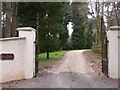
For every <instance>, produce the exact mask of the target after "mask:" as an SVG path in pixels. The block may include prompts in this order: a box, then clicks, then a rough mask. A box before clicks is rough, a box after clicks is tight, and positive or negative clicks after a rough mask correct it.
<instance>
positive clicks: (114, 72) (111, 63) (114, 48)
mask: <svg viewBox="0 0 120 90" xmlns="http://www.w3.org/2000/svg"><path fill="white" fill-rule="evenodd" d="M119 29H120V27H118V26H113V27H110V29H109V31H107V37H108V41H109V44H108V74H109V77H111V78H115V79H118V78H120V76H119V75H118V73H119V70H118V66H119V65H120V63H118V62H119V57H120V56H119V50H120V49H118V48H119V43H118V40H119V38H118V32H119Z"/></svg>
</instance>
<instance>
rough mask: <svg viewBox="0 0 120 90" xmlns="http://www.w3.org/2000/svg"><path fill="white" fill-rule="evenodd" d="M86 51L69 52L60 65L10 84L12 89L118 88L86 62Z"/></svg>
mask: <svg viewBox="0 0 120 90" xmlns="http://www.w3.org/2000/svg"><path fill="white" fill-rule="evenodd" d="M83 52H84V50H74V51H70V52H67V53H66V54H65V56H64V57H63V59H62V60H61V61H60V63H59V64H57V65H55V66H54V67H53V68H51V69H50V70H49V71H48V72H49V73H50V74H48V75H44V76H39V75H38V76H37V77H36V78H33V79H29V80H21V81H17V82H12V83H10V84H9V87H11V88H117V87H118V82H117V80H113V79H109V78H103V77H100V76H98V75H97V74H96V72H94V70H93V69H92V67H91V66H90V65H89V64H88V63H87V62H86V60H85V59H84V57H83V55H82V53H83Z"/></svg>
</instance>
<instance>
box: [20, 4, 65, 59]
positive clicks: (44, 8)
mask: <svg viewBox="0 0 120 90" xmlns="http://www.w3.org/2000/svg"><path fill="white" fill-rule="evenodd" d="M64 7H65V3H62V2H59V3H55V2H41V3H28V2H26V3H18V17H19V26H31V27H33V28H36V29H37V38H38V39H37V40H38V42H37V46H38V51H40V52H47V59H49V52H50V51H55V50H59V49H60V43H61V42H60V40H61V39H60V37H61V35H63V34H65V33H67V32H66V31H65V26H64V25H63V17H64V15H65V9H64ZM64 38H66V37H64ZM62 40H63V39H62Z"/></svg>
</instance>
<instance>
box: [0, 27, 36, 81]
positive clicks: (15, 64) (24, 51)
mask: <svg viewBox="0 0 120 90" xmlns="http://www.w3.org/2000/svg"><path fill="white" fill-rule="evenodd" d="M17 30H18V31H19V37H12V38H5V39H0V47H2V48H0V54H1V53H13V54H14V60H5V61H2V60H0V66H2V67H0V82H7V81H11V80H20V79H28V78H32V77H33V76H34V73H35V45H34V41H35V30H34V29H33V28H30V27H27V28H18V29H17Z"/></svg>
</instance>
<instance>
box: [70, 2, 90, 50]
mask: <svg viewBox="0 0 120 90" xmlns="http://www.w3.org/2000/svg"><path fill="white" fill-rule="evenodd" d="M87 11H88V8H87V3H83V2H82V3H81V2H79V3H78V2H77V3H76V2H75V3H72V14H73V15H72V17H73V18H72V22H73V30H74V31H73V34H72V43H73V49H83V48H86V44H87V36H86V32H87V29H88V18H87Z"/></svg>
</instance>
